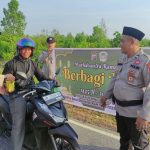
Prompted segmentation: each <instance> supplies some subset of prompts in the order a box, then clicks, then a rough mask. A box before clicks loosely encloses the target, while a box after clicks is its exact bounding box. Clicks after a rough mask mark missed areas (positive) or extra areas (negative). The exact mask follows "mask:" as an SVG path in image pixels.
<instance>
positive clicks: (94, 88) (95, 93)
mask: <svg viewBox="0 0 150 150" xmlns="http://www.w3.org/2000/svg"><path fill="white" fill-rule="evenodd" d="M146 52H148V53H149V50H148V51H147V50H146ZM120 55H121V51H120V49H117V48H116V49H113V48H112V49H59V48H58V49H56V50H55V60H56V68H60V69H61V72H60V74H59V75H58V76H57V80H59V82H60V83H61V86H62V92H63V94H64V96H65V102H67V103H70V104H73V105H77V106H80V107H86V108H89V109H92V110H96V111H102V112H105V113H108V114H113V115H114V114H115V108H114V105H113V104H112V103H111V101H108V104H107V107H106V109H105V110H103V109H102V108H101V107H100V104H99V99H100V96H102V95H103V93H104V91H105V90H106V88H107V87H108V84H109V81H110V79H111V78H112V77H113V75H114V71H115V68H116V64H117V60H118V58H119V56H120Z"/></svg>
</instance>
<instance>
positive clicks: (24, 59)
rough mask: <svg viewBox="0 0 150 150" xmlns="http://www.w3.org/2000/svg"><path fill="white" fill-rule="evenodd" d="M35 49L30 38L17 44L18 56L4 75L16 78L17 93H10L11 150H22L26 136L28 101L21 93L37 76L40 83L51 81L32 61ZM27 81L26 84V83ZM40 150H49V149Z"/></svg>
mask: <svg viewBox="0 0 150 150" xmlns="http://www.w3.org/2000/svg"><path fill="white" fill-rule="evenodd" d="M34 49H35V44H34V42H33V41H32V40H31V39H29V38H23V39H21V40H19V42H18V43H17V56H15V57H14V58H13V59H12V60H10V61H9V62H7V63H6V64H5V67H4V70H3V74H8V73H10V74H13V75H14V76H15V91H14V92H13V93H10V101H9V107H10V113H11V116H12V131H11V141H12V147H11V150H21V149H22V144H23V140H24V134H25V114H26V101H25V99H24V98H23V97H22V95H21V91H23V90H24V89H26V88H28V87H29V86H30V85H32V83H34V81H33V76H34V75H35V76H36V77H37V79H38V80H39V81H41V80H47V79H49V78H48V77H46V76H45V75H44V74H43V73H42V72H41V71H40V70H39V69H38V67H37V64H36V63H35V62H33V61H32V60H31V56H32V55H33V51H34ZM17 72H24V73H25V74H26V75H27V77H28V82H26V80H22V79H21V78H20V77H19V76H18V75H17ZM24 81H25V82H24ZM44 146H46V145H44V144H43V146H42V148H41V147H40V146H39V149H43V150H48V148H45V149H44V148H43V147H44Z"/></svg>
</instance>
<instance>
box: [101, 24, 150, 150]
mask: <svg viewBox="0 0 150 150" xmlns="http://www.w3.org/2000/svg"><path fill="white" fill-rule="evenodd" d="M143 37H144V33H143V32H141V31H139V30H138V29H135V28H132V27H124V28H123V33H122V38H121V41H120V47H121V51H122V53H123V55H122V56H121V58H120V59H119V61H118V64H117V69H116V73H115V76H114V77H113V78H112V80H111V82H110V85H109V87H108V89H107V90H106V92H105V93H104V96H102V97H101V99H100V103H101V106H102V107H105V106H106V100H107V99H109V98H112V99H113V101H114V103H115V107H116V121H117V131H118V132H119V134H120V150H128V148H129V141H131V142H132V145H133V147H134V149H135V150H149V141H148V137H147V126H148V122H149V121H150V56H149V55H147V54H146V53H144V52H143V50H142V49H140V47H139V41H141V39H142V38H143Z"/></svg>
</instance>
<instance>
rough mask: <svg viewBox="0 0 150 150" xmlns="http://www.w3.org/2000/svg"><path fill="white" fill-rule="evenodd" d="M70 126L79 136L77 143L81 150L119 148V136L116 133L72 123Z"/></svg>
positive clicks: (111, 149)
mask: <svg viewBox="0 0 150 150" xmlns="http://www.w3.org/2000/svg"><path fill="white" fill-rule="evenodd" d="M71 125H72V127H73V128H74V129H75V131H76V132H77V133H78V135H79V139H78V142H79V144H80V146H81V150H117V149H118V148H119V136H118V135H117V134H116V132H112V131H109V130H106V129H102V128H98V127H95V126H91V125H88V126H87V125H85V124H83V123H80V122H79V123H78V122H77V123H76V122H74V121H73V123H71Z"/></svg>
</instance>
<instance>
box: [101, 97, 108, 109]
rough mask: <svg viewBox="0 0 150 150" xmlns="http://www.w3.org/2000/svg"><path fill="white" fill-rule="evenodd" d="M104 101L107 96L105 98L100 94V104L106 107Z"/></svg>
mask: <svg viewBox="0 0 150 150" xmlns="http://www.w3.org/2000/svg"><path fill="white" fill-rule="evenodd" d="M106 101H107V98H105V97H104V96H101V98H100V106H101V107H103V108H105V107H106Z"/></svg>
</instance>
